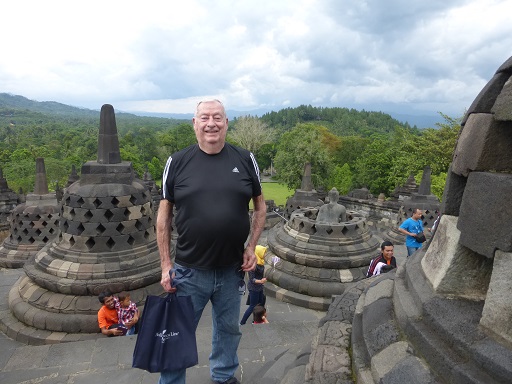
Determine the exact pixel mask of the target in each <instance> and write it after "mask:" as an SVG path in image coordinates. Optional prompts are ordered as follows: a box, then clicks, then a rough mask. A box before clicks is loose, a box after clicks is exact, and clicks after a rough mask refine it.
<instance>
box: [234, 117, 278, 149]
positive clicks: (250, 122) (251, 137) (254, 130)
mask: <svg viewBox="0 0 512 384" xmlns="http://www.w3.org/2000/svg"><path fill="white" fill-rule="evenodd" d="M234 126H235V129H234V130H232V131H230V132H229V137H230V139H231V141H233V142H234V143H236V144H237V145H239V146H240V147H242V148H245V149H247V150H248V151H251V152H253V153H255V152H257V151H258V150H259V149H260V148H261V147H262V146H263V145H264V144H268V143H271V142H272V140H273V139H274V136H275V135H274V131H273V130H272V129H270V128H269V127H268V125H267V124H265V123H263V122H262V121H261V120H260V119H259V118H257V117H252V116H243V117H240V118H238V119H236V121H235V124H234Z"/></svg>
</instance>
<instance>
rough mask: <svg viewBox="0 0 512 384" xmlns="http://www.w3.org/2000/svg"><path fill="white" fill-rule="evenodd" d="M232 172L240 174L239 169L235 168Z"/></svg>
mask: <svg viewBox="0 0 512 384" xmlns="http://www.w3.org/2000/svg"><path fill="white" fill-rule="evenodd" d="M231 172H235V173H240V172H238V168H237V167H235V168H233V170H232V171H231Z"/></svg>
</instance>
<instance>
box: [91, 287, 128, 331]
mask: <svg viewBox="0 0 512 384" xmlns="http://www.w3.org/2000/svg"><path fill="white" fill-rule="evenodd" d="M98 300H99V301H100V303H101V304H103V306H102V307H101V308H100V310H99V311H98V325H99V326H100V329H101V333H103V334H104V335H107V336H121V335H124V334H126V331H127V329H126V327H123V326H122V325H120V324H119V320H118V318H117V310H116V308H115V298H114V296H113V295H112V293H110V292H108V291H106V292H101V293H100V294H99V296H98Z"/></svg>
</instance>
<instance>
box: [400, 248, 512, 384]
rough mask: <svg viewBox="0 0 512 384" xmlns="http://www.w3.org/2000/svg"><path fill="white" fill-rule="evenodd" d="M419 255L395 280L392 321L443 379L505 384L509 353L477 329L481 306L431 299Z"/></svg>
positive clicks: (510, 366) (509, 367)
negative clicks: (394, 319)
mask: <svg viewBox="0 0 512 384" xmlns="http://www.w3.org/2000/svg"><path fill="white" fill-rule="evenodd" d="M421 255H422V254H421V253H419V254H417V255H415V256H414V257H412V258H411V260H410V262H408V263H407V265H406V269H405V270H403V271H401V273H400V276H397V279H398V280H399V281H398V283H397V287H396V289H395V292H394V302H395V307H394V310H395V311H396V318H397V319H398V321H399V323H400V327H401V329H402V330H404V333H405V337H407V339H408V341H409V343H410V344H411V345H412V346H413V347H414V349H417V350H418V351H421V354H422V357H423V358H424V359H425V360H426V362H427V363H428V365H429V366H430V367H432V368H433V370H434V371H435V372H436V373H437V374H438V375H440V376H442V378H441V380H442V381H446V382H464V383H481V384H483V383H486V384H487V383H502V382H503V383H504V382H509V380H510V377H511V375H512V364H511V361H512V353H511V352H510V350H507V349H506V348H504V347H503V346H502V345H501V344H499V343H496V342H495V341H493V340H491V339H489V338H487V337H486V335H485V334H484V333H483V332H482V330H481V329H480V327H479V319H480V316H481V312H482V306H483V303H482V302H476V301H470V300H464V299H456V298H450V299H449V298H444V297H442V296H436V295H434V293H433V292H432V288H431V286H430V285H429V284H428V282H427V281H426V278H425V277H424V275H423V274H422V272H421V270H420V267H421V265H420V263H421ZM404 282H405V283H404Z"/></svg>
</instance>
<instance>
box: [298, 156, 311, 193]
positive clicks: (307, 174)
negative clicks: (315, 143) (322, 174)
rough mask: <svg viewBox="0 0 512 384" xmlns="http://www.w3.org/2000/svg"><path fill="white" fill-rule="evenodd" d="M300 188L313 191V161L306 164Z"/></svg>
mask: <svg viewBox="0 0 512 384" xmlns="http://www.w3.org/2000/svg"><path fill="white" fill-rule="evenodd" d="M300 189H301V190H303V191H312V190H313V183H312V182H311V163H309V162H307V163H306V164H304V173H303V175H302V182H301V184H300Z"/></svg>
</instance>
